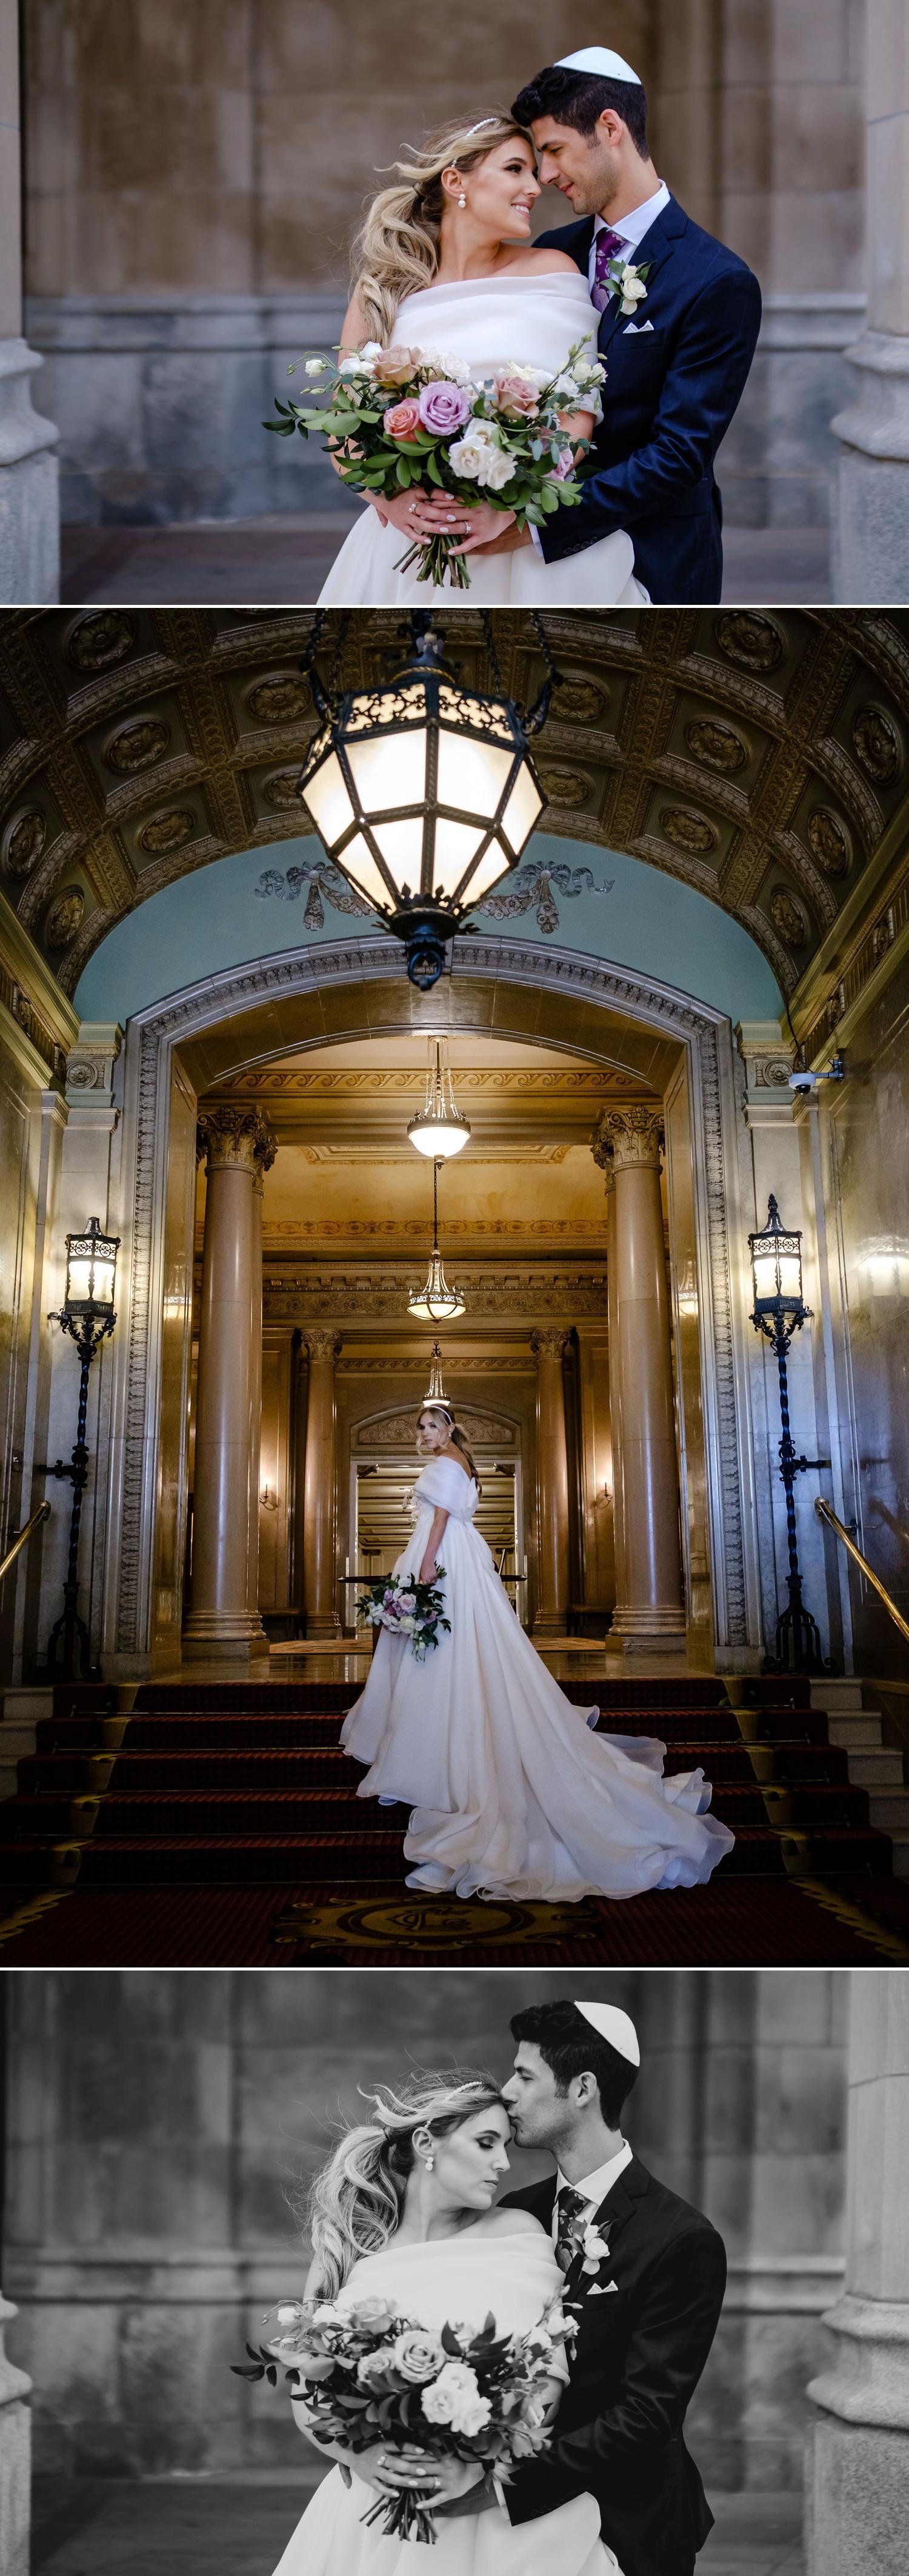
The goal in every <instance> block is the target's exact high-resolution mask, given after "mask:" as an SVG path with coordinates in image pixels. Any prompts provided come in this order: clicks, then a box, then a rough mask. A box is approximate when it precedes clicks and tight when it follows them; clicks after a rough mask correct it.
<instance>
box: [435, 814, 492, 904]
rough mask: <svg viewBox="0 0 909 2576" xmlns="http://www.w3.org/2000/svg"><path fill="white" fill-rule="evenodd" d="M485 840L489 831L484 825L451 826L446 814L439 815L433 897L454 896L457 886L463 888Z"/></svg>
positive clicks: (463, 824) (461, 824)
mask: <svg viewBox="0 0 909 2576" xmlns="http://www.w3.org/2000/svg"><path fill="white" fill-rule="evenodd" d="M485 838H486V828H485V825H484V824H483V823H450V822H449V821H448V817H447V815H445V814H440V815H439V816H438V819H437V822H436V845H435V862H434V866H433V875H432V888H431V891H432V893H433V894H436V895H442V896H443V897H444V896H446V895H451V894H453V893H454V890H455V886H456V885H460V882H461V878H462V876H463V875H464V871H465V868H468V867H469V866H470V862H471V859H472V858H474V857H475V856H476V852H477V851H478V849H479V847H480V844H481V842H482V841H484V840H485Z"/></svg>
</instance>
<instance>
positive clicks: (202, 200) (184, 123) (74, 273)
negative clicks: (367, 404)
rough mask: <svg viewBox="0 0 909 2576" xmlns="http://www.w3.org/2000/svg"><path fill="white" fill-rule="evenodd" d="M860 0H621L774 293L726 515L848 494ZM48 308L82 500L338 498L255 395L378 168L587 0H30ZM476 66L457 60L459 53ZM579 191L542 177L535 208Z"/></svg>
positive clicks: (666, 165)
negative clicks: (318, 4)
mask: <svg viewBox="0 0 909 2576" xmlns="http://www.w3.org/2000/svg"><path fill="white" fill-rule="evenodd" d="M864 8H865V0H616V4H615V5H614V6H613V8H612V9H611V11H610V19H609V36H610V41H612V42H613V43H614V44H615V45H616V46H617V47H618V48H619V49H620V50H621V51H622V52H624V53H625V54H626V55H627V56H628V58H629V59H630V60H631V61H632V62H633V63H634V64H635V65H636V66H637V68H639V70H640V71H641V73H642V75H643V77H644V80H645V83H646V85H647V88H648V92H649V95H650V98H651V103H652V111H653V113H652V131H653V145H654V154H655V158H656V160H657V163H658V166H659V168H660V170H661V172H662V173H663V175H664V176H665V178H666V179H667V181H668V183H669V185H670V186H671V187H672V188H673V189H674V190H675V192H676V193H677V194H678V196H679V197H680V198H681V200H682V203H683V204H684V205H685V206H687V208H688V210H689V211H690V213H691V214H692V215H694V216H695V217H696V219H697V220H698V221H699V222H702V223H705V224H706V225H707V226H708V228H709V229H711V230H713V231H716V232H718V233H719V234H720V235H721V236H722V237H723V238H724V239H725V240H727V241H728V242H730V243H731V245H732V246H733V248H734V249H736V250H738V251H740V252H741V254H742V255H743V256H744V257H745V258H746V259H748V260H749V261H750V262H751V263H752V265H753V266H754V268H755V269H756V271H757V274H758V276H759V277H760V280H761V284H762V287H763V289H764V293H765V299H766V310H765V324H764V330H763V334H762V338H761V342H760V346H759V350H758V355H757V359H756V361H755V366H754V369H753V371H752V376H751V381H750V384H749V387H748V390H747V393H746V396H745V399H744V401H743V404H742V407H741V411H740V413H739V415H738V418H737V421H736V422H735V424H734V425H733V429H732V431H731V433H730V436H729V439H728V440H727V442H726V444H725V448H724V452H723V457H722V464H721V476H722V482H723V487H724V492H725V500H726V510H727V515H728V516H729V517H731V518H733V519H737V520H744V521H747V522H750V523H751V524H754V525H761V524H764V523H765V522H767V521H768V520H776V521H777V522H779V523H788V524H801V525H804V524H805V523H806V522H808V521H811V520H819V519H822V518H824V517H826V515H827V507H828V483H829V475H830V469H831V464H832V460H833V454H834V442H833V440H832V439H831V436H830V428H829V424H830V421H831V418H832V416H833V414H834V412H835V411H836V410H837V408H838V406H839V405H840V404H841V403H842V402H843V401H844V400H845V398H846V393H847V370H846V367H845V362H844V358H843V351H844V349H845V347H846V345H847V343H848V342H849V341H850V340H851V339H852V338H854V337H855V335H856V332H857V330H858V328H859V326H860V322H861V317H862V313H863V310H864V292H863V290H864V253H863V240H864V215H863V148H864V100H863V86H862V84H863V62H862V34H863V25H864ZM25 25H26V38H25V50H26V67H27V82H28V101H29V110H28V227H27V260H26V278H27V286H28V291H29V301H28V307H27V311H28V328H29V333H30V337H31V340H32V343H33V345H34V346H35V347H36V348H39V349H40V350H41V351H42V352H43V354H44V356H45V359H46V368H45V374H44V377H43V379H42V401H43V402H44V403H45V404H46V407H47V409H48V410H49V411H50V413H51V414H52V416H53V418H54V419H56V420H59V422H60V425H61V435H62V450H61V453H62V460H63V488H64V505H63V509H64V517H65V518H68V519H83V520H93V519H104V520H110V521H117V520H127V521H133V520H145V521H156V520H167V519H174V518H180V517H185V518H191V517H194V516H199V515H207V516H216V517H238V516H251V515H255V514H257V513H259V512H263V511H279V512H289V513H292V512H296V511H299V510H300V509H301V508H303V507H304V506H305V508H306V509H307V510H316V511H320V512H324V511H328V512H330V513H335V512H337V511H338V510H339V509H341V510H343V509H344V507H345V496H344V494H343V493H342V492H341V491H340V489H339V486H338V484H337V480H336V477H335V476H334V474H333V472H332V470H331V468H330V467H328V466H326V465H325V464H324V462H323V461H322V459H321V458H320V457H319V455H318V454H317V452H316V451H315V450H312V451H311V450H309V449H308V448H306V447H304V445H303V443H302V442H301V441H297V440H294V441H293V443H292V444H291V443H290V442H288V443H287V445H285V444H284V442H281V441H278V440H268V441H266V439H265V436H264V432H263V430H262V427H261V423H262V420H263V418H264V417H265V416H267V414H268V413H269V412H270V411H271V405H272V395H273V393H274V392H275V391H277V390H286V370H287V366H288V364H289V363H290V362H291V361H292V360H293V358H294V357H296V356H297V355H298V354H299V352H300V350H301V349H303V348H306V347H310V348H313V347H316V346H330V345H331V343H332V341H333V340H334V339H336V337H337V333H338V329H339V325H340V320H341V315H342V313H343V309H344V302H345V297H346V288H347V276H348V248H349V243H350V240H351V237H352V234H353V233H354V231H355V229H356V225H357V222H358V219H359V213H360V208H361V205H362V203H363V200H364V198H365V196H366V195H367V193H368V192H369V191H370V189H371V187H372V185H373V182H374V176H375V174H377V173H379V172H381V170H382V168H383V166H386V165H388V164H389V163H390V162H391V161H392V159H393V158H394V155H395V153H396V151H398V150H399V149H400V147H401V144H402V143H403V142H405V141H409V140H413V139H414V137H416V136H417V135H419V134H420V133H421V132H425V131H426V130H427V129H428V128H430V127H432V126H434V125H436V124H439V123H441V122H442V121H443V120H444V119H446V118H447V117H448V116H449V115H452V114H459V113H461V112H462V111H463V110H466V111H467V112H468V113H469V114H470V115H472V116H474V117H477V116H481V115H482V114H483V113H484V110H486V109H488V107H489V105H490V103H493V104H495V103H497V102H499V101H501V102H504V103H505V104H508V103H509V101H510V99H511V98H512V97H513V95H514V93H515V91H516V89H517V87H518V86H519V84H520V83H521V81H522V80H524V79H525V78H526V77H527V76H528V74H529V73H530V72H531V71H532V70H533V69H534V68H535V67H536V65H537V64H539V63H540V62H542V61H543V60H546V59H549V60H552V59H553V57H557V56H558V55H559V53H560V52H563V51H567V50H569V48H574V47H576V46H578V45H581V44H583V43H584V42H586V41H591V40H596V39H598V38H601V37H602V33H603V28H602V11H601V10H600V9H599V8H596V7H593V6H590V5H588V0H578V4H577V5H574V6H571V7H569V6H568V5H567V0H559V5H557V6H554V7H553V6H549V7H546V6H544V5H543V0H529V5H528V6H526V7H521V8H518V7H517V6H516V5H515V0H506V5H504V6H503V7H501V8H500V9H499V10H497V11H496V13H495V14H494V16H492V17H490V14H489V12H488V10H486V9H484V7H483V5H482V0H464V5H463V6H462V7H461V8H460V9H459V11H458V12H457V15H456V17H455V18H454V19H453V20H452V22H451V26H450V28H447V27H445V26H444V25H442V26H440V25H439V23H438V20H437V18H433V19H430V18H426V19H425V20H424V21H423V22H422V24H421V22H420V20H419V19H417V20H416V21H414V19H413V15H412V13H411V12H409V11H407V12H405V11H404V10H403V9H402V8H401V6H400V0H384V6H383V7H381V8H380V9H376V8H375V7H374V6H370V5H369V0H343V5H341V6H338V7H336V8H334V9H331V10H329V9H320V10H318V11H313V10H312V9H308V10H303V9H300V8H299V6H298V5H297V0H266V5H258V6H257V5H256V0H221V5H218V6H214V5H213V0H197V5H196V6H195V7H194V8H193V9H192V10H191V11H187V10H186V9H183V8H180V7H178V6H176V5H175V0H87V4H86V5H84V6H81V7H80V8H79V9H75V8H73V6H72V5H71V0H26V10H25ZM472 60H476V62H477V63H478V64H479V66H480V70H479V71H478V73H477V75H476V76H475V77H474V78H473V79H470V78H468V77H467V76H466V75H465V69H464V66H465V64H469V63H470V62H471V61H472ZM564 212H565V209H564V207H563V203H562V200H561V199H559V198H558V197H555V198H554V199H553V200H552V201H551V202H548V201H546V200H544V203H543V206H542V208H541V210H540V218H539V219H540V221H541V222H545V223H548V224H551V223H552V222H553V221H560V220H561V219H562V217H563V214H564Z"/></svg>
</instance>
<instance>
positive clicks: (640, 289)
mask: <svg viewBox="0 0 909 2576" xmlns="http://www.w3.org/2000/svg"><path fill="white" fill-rule="evenodd" d="M619 293H620V295H621V298H622V311H623V313H633V312H634V308H635V305H636V304H640V303H641V301H642V298H643V297H644V296H645V295H646V293H647V288H646V286H645V284H644V280H643V278H642V277H636V276H635V273H634V270H633V268H623V270H622V274H621V277H620V279H619Z"/></svg>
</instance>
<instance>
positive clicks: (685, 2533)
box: [503, 2003, 726, 2576]
mask: <svg viewBox="0 0 909 2576" xmlns="http://www.w3.org/2000/svg"><path fill="white" fill-rule="evenodd" d="M511 2028H512V2032H513V2035H514V2038H515V2039H516V2041H517V2043H518V2047H517V2054H516V2057H515V2067H514V2074H513V2075H512V2077H511V2078H510V2080H509V2082H508V2083H507V2084H506V2085H504V2086H503V2100H504V2101H505V2102H506V2103H507V2105H508V2108H509V2111H510V2113H511V2120H512V2126H513V2130H514V2137H515V2142H516V2144H517V2145H518V2146H521V2147H547V2148H548V2149H549V2152H550V2154H551V2155H552V2156H554V2157H555V2159H556V2163H557V2166H558V2172H557V2173H556V2175H555V2176H550V2178H549V2180H548V2181H547V2182H540V2183H534V2184H532V2185H531V2186H530V2188H529V2189H528V2190H526V2191H516V2192H509V2193H508V2194H506V2198H505V2202H504V2203H503V2206H511V2207H513V2208H516V2209H529V2210H531V2211H532V2212H533V2215H534V2217H535V2218H538V2219H540V2220H541V2222H542V2225H543V2226H544V2227H545V2228H547V2229H548V2230H551V2233H552V2239H553V2244H554V2247H555V2253H556V2259H557V2261H558V2263H559V2264H560V2266H561V2269H562V2271H563V2272H564V2275H565V2297H566V2303H568V2305H569V2307H570V2308H573V2314H574V2316H575V2318H576V2321H577V2325H578V2334H577V2341H576V2344H575V2351H574V2360H573V2362H572V2364H571V2379H570V2383H569V2386H568V2388H567V2389H566V2391H565V2395H564V2397H563V2399H562V2403H561V2406H560V2408H559V2413H558V2417H557V2421H556V2426H555V2431H554V2434H553V2439H552V2443H551V2447H550V2449H549V2451H548V2453H547V2454H546V2456H545V2457H544V2458H543V2459H540V2460H533V2461H529V2462H528V2463H527V2464H526V2465H525V2466H523V2467H521V2468H519V2469H518V2471H517V2473H516V2475H515V2478H514V2480H513V2482H512V2483H511V2484H510V2485H508V2486H506V2487H505V2489H504V2494H505V2500H506V2504H507V2508H508V2512H509V2515H510V2518H511V2521H512V2522H513V2523H520V2522H528V2521H532V2520H534V2519H536V2517H537V2516H539V2515H541V2514H547V2513H552V2512H554V2510H555V2507H556V2506H557V2505H560V2504H565V2503H567V2502H568V2500H569V2498H570V2497H571V2496H575V2495H580V2494H582V2493H585V2492H586V2493H588V2494H593V2495H595V2496H596V2498H597V2501H598V2503H599V2507H600V2522H601V2529H602V2534H603V2539H604V2541H605V2542H606V2543H607V2544H608V2546H609V2548H610V2549H612V2550H614V2552H615V2555H616V2557H617V2559H618V2562H619V2566H620V2568H621V2569H622V2576H691V2571H692V2570H693V2568H694V2562H695V2557H696V2555H697V2552H698V2550H699V2549H700V2548H701V2547H702V2546H703V2543H704V2541H705V2540H706V2538H707V2534H708V2532H709V2530H710V2528H711V2525H712V2522H713V2515H712V2513H711V2511H710V2507H709V2505H708V2503H707V2500H706V2497H705V2495H704V2489H703V2487H702V2485H701V2480H700V2476H699V2474H698V2471H697V2469H696V2468H695V2465H694V2461H693V2460H692V2459H691V2457H690V2454H689V2453H688V2451H687V2450H686V2448H685V2443H684V2439H683V2427H684V2422H685V2411H686V2408H687V2406H688V2405H689V2403H690V2400H691V2398H692V2397H693V2395H694V2391H695V2389H696V2387H697V2383H698V2380H699V2379H700V2376H701V2372H702V2370H703V2368H704V2363H705V2361H706V2359H707V2355H708V2353H709V2351H710V2346H711V2344H712V2342H713V2338H714V2335H715V2333H716V2328H717V2323H718V2319H719V2314H720V2309H721V2307H722V2304H723V2291H724V2288H725V2282H726V2255H725V2249H724V2246H723V2242H722V2239H721V2237H719V2236H718V2235H717V2233H716V2229H715V2228H713V2227H711V2225H710V2222H709V2220H708V2219H706V2218H702V2216H701V2214H700V2211H699V2210H696V2209H690V2208H689V2207H688V2204H687V2202H686V2201H684V2200H678V2199H677V2198H676V2194H675V2192H673V2191H667V2190H666V2188H665V2186H664V2185H663V2184H662V2183H660V2182H657V2181H656V2179H655V2177H654V2176H653V2174H649V2173H648V2172H647V2170H646V2167H645V2166H644V2165H642V2164H640V2163H639V2161H638V2158H637V2156H636V2155H635V2154H634V2153H633V2151H632V2149H631V2147H629V2146H626V2143H625V2140H624V2138H623V2136H622V2133H621V2129H620V2127H619V2122H620V2119H621V2114H622V2105H623V2103H624V2101H625V2099H626V2097H627V2095H628V2094H629V2093H630V2091H631V2087H632V2085H633V2083H634V2080H635V2076H636V2073H637V2069H638V2066H639V2064H640V2051H639V2048H638V2042H637V2035H636V2032H635V2029H634V2024H633V2022H631V2021H629V2018H628V2015H627V2013H624V2012H620V2011H619V2010H618V2009H617V2007H616V2006H614V2005H612V2004H597V2003H589V2004H587V2003H584V2004H571V2003H547V2004H535V2005H532V2006H531V2007H530V2008H529V2010H527V2011H526V2012H520V2013H517V2014H516V2015H515V2018H514V2020H513V2021H512V2024H511Z"/></svg>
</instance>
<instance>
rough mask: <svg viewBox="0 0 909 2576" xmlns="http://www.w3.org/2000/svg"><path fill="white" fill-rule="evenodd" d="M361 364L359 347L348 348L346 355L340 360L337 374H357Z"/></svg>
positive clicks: (365, 371)
mask: <svg viewBox="0 0 909 2576" xmlns="http://www.w3.org/2000/svg"><path fill="white" fill-rule="evenodd" d="M362 366H363V361H362V358H361V356H360V352H359V349H349V350H348V352H347V356H346V357H345V358H342V360H341V364H340V366H339V368H338V374H339V376H358V375H359V373H360V370H361V367H362ZM367 372H368V370H365V369H364V373H367Z"/></svg>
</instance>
